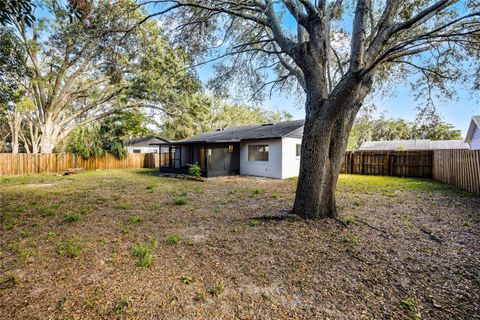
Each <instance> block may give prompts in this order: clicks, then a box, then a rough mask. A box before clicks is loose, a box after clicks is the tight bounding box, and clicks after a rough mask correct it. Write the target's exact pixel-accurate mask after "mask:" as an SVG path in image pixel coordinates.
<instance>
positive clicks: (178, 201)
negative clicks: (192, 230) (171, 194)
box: [173, 197, 188, 206]
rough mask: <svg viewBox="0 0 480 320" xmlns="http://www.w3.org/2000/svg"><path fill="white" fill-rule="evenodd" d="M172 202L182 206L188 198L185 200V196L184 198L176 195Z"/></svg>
mask: <svg viewBox="0 0 480 320" xmlns="http://www.w3.org/2000/svg"><path fill="white" fill-rule="evenodd" d="M173 202H174V203H175V204H176V205H177V206H183V205H186V204H187V203H188V200H187V198H184V197H176V198H174V199H173Z"/></svg>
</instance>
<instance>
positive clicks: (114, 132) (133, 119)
mask: <svg viewBox="0 0 480 320" xmlns="http://www.w3.org/2000/svg"><path fill="white" fill-rule="evenodd" d="M150 124H152V120H151V119H150V118H149V117H148V116H147V115H146V114H145V113H144V112H142V111H140V110H124V111H121V112H118V113H115V114H113V115H111V116H108V117H105V118H103V119H101V120H97V121H95V122H93V123H90V124H88V125H84V126H81V127H78V128H76V129H75V130H74V131H73V132H72V133H71V134H70V135H69V137H68V141H67V145H66V151H67V152H71V153H74V154H79V155H81V156H82V157H84V158H85V159H88V158H89V157H94V156H95V157H98V156H103V155H105V154H107V153H110V154H113V155H114V156H116V157H118V158H124V157H125V156H126V155H127V150H126V148H125V144H126V141H127V140H128V139H131V138H134V137H141V136H147V135H151V134H153V131H152V130H151V129H149V128H148V125H150Z"/></svg>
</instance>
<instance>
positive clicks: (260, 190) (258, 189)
mask: <svg viewBox="0 0 480 320" xmlns="http://www.w3.org/2000/svg"><path fill="white" fill-rule="evenodd" d="M263 193H265V190H264V189H262V188H255V189H253V190H252V195H254V196H258V195H260V194H263Z"/></svg>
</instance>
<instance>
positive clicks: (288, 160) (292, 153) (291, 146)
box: [282, 138, 302, 179]
mask: <svg viewBox="0 0 480 320" xmlns="http://www.w3.org/2000/svg"><path fill="white" fill-rule="evenodd" d="M301 143H302V139H297V138H283V139H282V179H286V178H290V177H297V176H298V173H299V172H300V157H297V144H301Z"/></svg>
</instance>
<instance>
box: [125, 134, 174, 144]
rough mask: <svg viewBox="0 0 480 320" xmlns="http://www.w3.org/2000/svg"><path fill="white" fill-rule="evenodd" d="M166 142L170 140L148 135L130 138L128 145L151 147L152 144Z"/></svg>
mask: <svg viewBox="0 0 480 320" xmlns="http://www.w3.org/2000/svg"><path fill="white" fill-rule="evenodd" d="M166 142H169V141H168V140H166V139H163V138H160V137H156V136H148V137H139V138H132V139H128V140H127V143H126V145H127V146H137V147H140V146H144V147H149V146H150V145H151V144H155V143H166Z"/></svg>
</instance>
